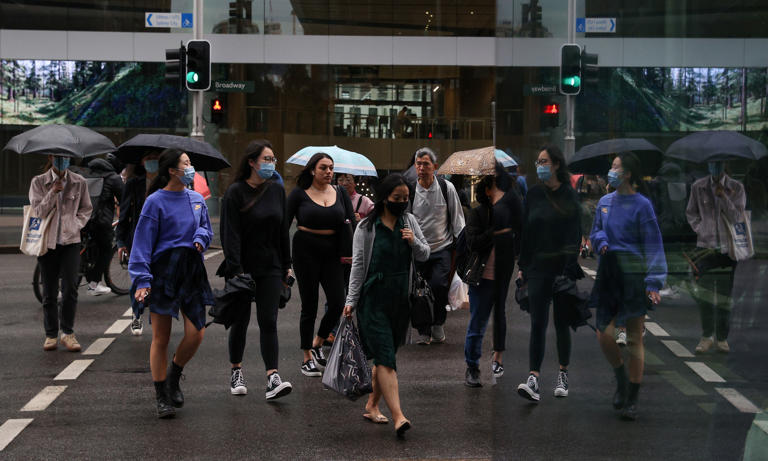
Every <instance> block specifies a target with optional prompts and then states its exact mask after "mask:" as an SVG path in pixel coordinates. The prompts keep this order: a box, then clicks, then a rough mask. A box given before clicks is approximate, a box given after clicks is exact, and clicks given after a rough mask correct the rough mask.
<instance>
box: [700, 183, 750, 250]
mask: <svg viewBox="0 0 768 461" xmlns="http://www.w3.org/2000/svg"><path fill="white" fill-rule="evenodd" d="M720 186H721V187H722V188H723V197H718V196H717V194H715V190H716V188H717V183H716V182H715V180H714V179H713V178H712V176H706V177H704V178H701V179H699V180H698V181H696V182H694V183H693V186H691V198H690V199H689V200H688V207H687V208H686V210H685V217H686V218H687V219H688V224H690V225H691V228H692V229H693V231H694V232H696V245H697V246H699V247H701V248H713V249H719V250H720V251H721V252H722V253H727V252H728V245H729V243H728V230H727V229H726V227H725V224H724V223H723V220H722V219H720V214H721V213H722V214H725V216H726V217H727V218H728V219H729V220H730V221H731V222H738V221H740V220H741V215H742V213H744V208H745V207H746V204H747V198H746V195H745V194H744V186H742V185H741V183H740V182H738V181H736V180H733V179H731V178H729V177H728V176H727V175H723V176H722V177H721V178H720Z"/></svg>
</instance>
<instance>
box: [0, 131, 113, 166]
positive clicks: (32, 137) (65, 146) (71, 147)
mask: <svg viewBox="0 0 768 461" xmlns="http://www.w3.org/2000/svg"><path fill="white" fill-rule="evenodd" d="M115 149H116V148H115V145H114V144H113V143H112V141H110V140H109V138H107V137H106V136H104V135H102V134H99V133H97V132H95V131H93V130H91V129H90V128H86V127H83V126H77V125H41V126H38V127H36V128H32V129H31V130H29V131H25V132H24V133H21V134H18V135H16V136H14V137H12V138H11V140H10V141H8V144H6V145H5V147H3V152H4V153H5V152H12V153H15V154H20V155H27V154H38V155H60V156H64V157H75V158H83V157H91V156H94V155H100V154H107V153H109V152H114V151H115Z"/></svg>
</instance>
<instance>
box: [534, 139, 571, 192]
mask: <svg viewBox="0 0 768 461" xmlns="http://www.w3.org/2000/svg"><path fill="white" fill-rule="evenodd" d="M541 151H546V152H547V155H549V159H550V160H551V161H552V165H553V166H554V164H555V163H557V173H555V177H556V178H557V180H558V181H559V182H560V183H562V184H566V185H568V186H570V185H571V173H570V171H568V165H567V164H566V163H565V155H563V151H561V150H560V148H559V147H557V146H555V145H552V144H547V145H545V146H543V147H542V148H541V149H539V152H541Z"/></svg>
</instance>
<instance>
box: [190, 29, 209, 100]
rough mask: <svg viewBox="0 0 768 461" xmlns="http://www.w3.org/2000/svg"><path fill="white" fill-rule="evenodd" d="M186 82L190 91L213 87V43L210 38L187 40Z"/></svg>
mask: <svg viewBox="0 0 768 461" xmlns="http://www.w3.org/2000/svg"><path fill="white" fill-rule="evenodd" d="M186 84H187V89H188V90H190V91H206V90H207V89H208V88H210V87H211V43H210V42H209V41H208V40H190V41H188V42H187V68H186Z"/></svg>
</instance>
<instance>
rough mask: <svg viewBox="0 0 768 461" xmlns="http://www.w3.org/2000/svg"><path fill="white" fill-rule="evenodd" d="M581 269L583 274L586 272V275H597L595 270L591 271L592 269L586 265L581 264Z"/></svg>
mask: <svg viewBox="0 0 768 461" xmlns="http://www.w3.org/2000/svg"><path fill="white" fill-rule="evenodd" d="M581 270H583V271H584V273H585V274H587V275H588V276H590V277H592V278H595V277H596V276H597V272H595V271H593V270H592V269H590V268H588V267H584V266H581Z"/></svg>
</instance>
